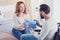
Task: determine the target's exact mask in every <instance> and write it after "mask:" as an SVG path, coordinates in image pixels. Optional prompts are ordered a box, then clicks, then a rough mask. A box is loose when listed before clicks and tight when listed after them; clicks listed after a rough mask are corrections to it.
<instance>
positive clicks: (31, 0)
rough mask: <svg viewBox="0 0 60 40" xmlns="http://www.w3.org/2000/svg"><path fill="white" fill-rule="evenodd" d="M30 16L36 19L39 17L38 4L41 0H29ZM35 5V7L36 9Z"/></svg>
mask: <svg viewBox="0 0 60 40" xmlns="http://www.w3.org/2000/svg"><path fill="white" fill-rule="evenodd" d="M29 3H30V4H29V5H30V11H31V18H32V19H37V17H39V6H40V4H42V3H43V0H29ZM36 7H37V9H36Z"/></svg>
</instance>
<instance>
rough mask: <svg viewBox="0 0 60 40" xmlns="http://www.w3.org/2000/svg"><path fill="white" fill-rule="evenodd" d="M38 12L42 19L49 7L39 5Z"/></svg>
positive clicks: (47, 12)
mask: <svg viewBox="0 0 60 40" xmlns="http://www.w3.org/2000/svg"><path fill="white" fill-rule="evenodd" d="M39 10H40V16H41V18H42V19H43V18H45V17H46V16H47V15H48V14H49V12H50V7H49V6H48V5H46V4H42V5H40V9H39Z"/></svg>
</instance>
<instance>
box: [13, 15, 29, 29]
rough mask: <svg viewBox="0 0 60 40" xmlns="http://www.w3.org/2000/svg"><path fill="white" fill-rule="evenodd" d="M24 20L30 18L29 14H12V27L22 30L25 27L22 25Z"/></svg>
mask: <svg viewBox="0 0 60 40" xmlns="http://www.w3.org/2000/svg"><path fill="white" fill-rule="evenodd" d="M25 20H30V16H29V14H25V15H23V16H20V17H17V16H16V14H14V28H15V29H18V30H24V29H25V28H24V27H22V25H23V23H24V22H25Z"/></svg>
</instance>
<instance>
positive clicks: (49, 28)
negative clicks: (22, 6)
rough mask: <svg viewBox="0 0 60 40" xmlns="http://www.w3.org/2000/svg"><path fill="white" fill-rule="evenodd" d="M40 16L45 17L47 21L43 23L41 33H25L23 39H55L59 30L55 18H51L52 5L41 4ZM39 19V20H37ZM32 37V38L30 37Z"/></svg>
mask: <svg viewBox="0 0 60 40" xmlns="http://www.w3.org/2000/svg"><path fill="white" fill-rule="evenodd" d="M39 11H40V16H41V18H44V19H45V22H44V23H43V25H42V30H41V32H40V35H37V36H36V35H35V34H33V35H34V36H33V37H31V35H30V36H29V35H25V36H22V40H24V39H25V40H30V39H31V38H34V39H33V40H37V39H38V40H53V37H54V34H55V32H56V31H57V29H58V28H57V26H56V25H57V24H55V23H54V20H53V19H52V18H50V16H49V13H50V7H49V6H48V5H46V4H42V5H40V10H39ZM37 21H38V20H37ZM29 37H30V39H29ZM31 40H32V39H31Z"/></svg>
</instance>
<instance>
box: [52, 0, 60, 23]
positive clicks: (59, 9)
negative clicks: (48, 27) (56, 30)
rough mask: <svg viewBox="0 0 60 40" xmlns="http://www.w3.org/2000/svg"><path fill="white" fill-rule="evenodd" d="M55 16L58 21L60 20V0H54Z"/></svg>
mask: <svg viewBox="0 0 60 40" xmlns="http://www.w3.org/2000/svg"><path fill="white" fill-rule="evenodd" d="M53 8H54V11H53V18H54V19H55V21H56V22H60V0H54V7H53Z"/></svg>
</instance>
